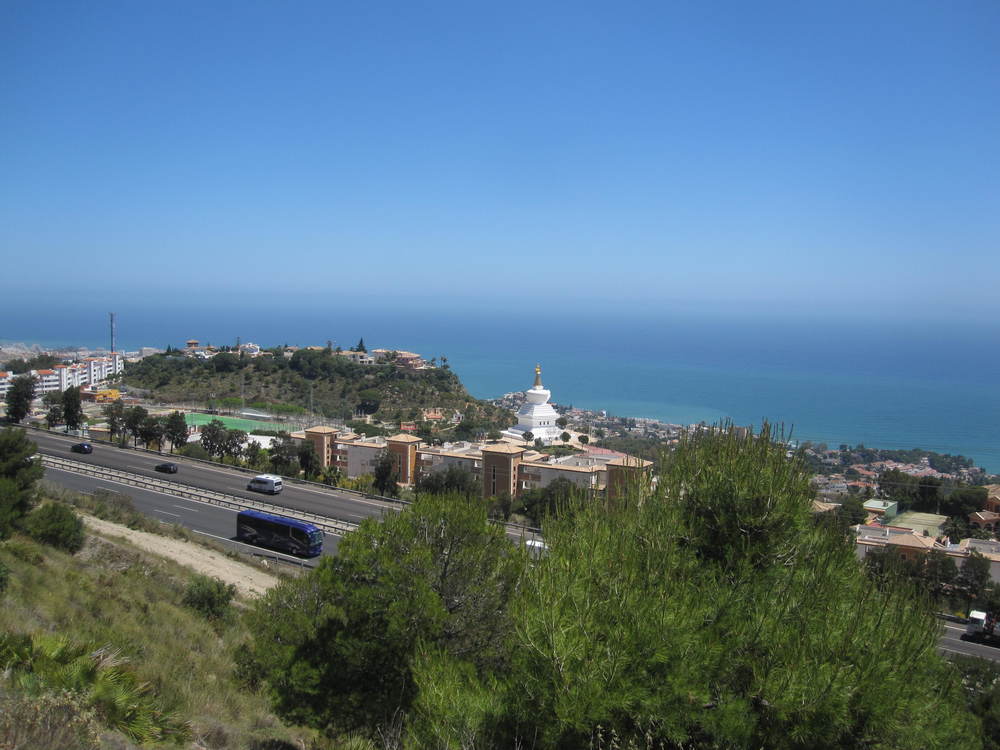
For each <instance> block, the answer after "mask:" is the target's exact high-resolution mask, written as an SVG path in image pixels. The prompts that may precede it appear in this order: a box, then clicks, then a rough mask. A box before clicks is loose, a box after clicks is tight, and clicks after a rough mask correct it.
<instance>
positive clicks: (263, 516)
mask: <svg viewBox="0 0 1000 750" xmlns="http://www.w3.org/2000/svg"><path fill="white" fill-rule="evenodd" d="M236 538H237V539H239V540H240V541H241V542H246V543H247V544H255V545H257V546H259V547H270V548H271V549H276V550H281V551H282V552H288V553H289V554H292V555H298V556H299V557H316V556H317V555H319V554H320V553H321V552H322V551H323V532H322V531H320V530H319V529H317V528H316V527H315V526H313V525H312V524H311V523H306V522H305V521H297V520H295V519H294V518H284V517H283V516H274V515H271V514H270V513H261V512H260V511H259V510H241V511H240V512H239V514H238V515H237V516H236Z"/></svg>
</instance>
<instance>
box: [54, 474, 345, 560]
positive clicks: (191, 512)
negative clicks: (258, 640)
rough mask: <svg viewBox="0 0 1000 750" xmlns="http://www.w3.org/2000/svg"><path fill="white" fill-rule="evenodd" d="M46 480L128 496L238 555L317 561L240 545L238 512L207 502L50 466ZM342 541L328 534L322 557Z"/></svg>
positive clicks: (137, 505) (80, 489)
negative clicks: (237, 532) (237, 538)
mask: <svg viewBox="0 0 1000 750" xmlns="http://www.w3.org/2000/svg"><path fill="white" fill-rule="evenodd" d="M45 479H46V481H48V482H51V483H53V484H58V485H60V486H61V487H65V488H66V489H70V490H74V491H76V492H82V493H85V494H93V493H94V492H97V491H98V490H107V491H109V492H117V493H119V494H122V495H128V496H129V497H131V498H132V502H133V504H134V505H135V509H136V510H138V511H139V512H140V513H143V514H145V515H147V516H149V517H150V518H153V519H155V520H157V521H160V522H162V523H164V524H179V525H181V526H183V527H185V528H187V529H190V530H191V531H194V532H196V533H198V534H202V535H204V536H206V537H209V538H211V539H214V540H216V541H217V542H219V543H220V544H223V545H224V546H227V547H230V548H232V549H234V550H236V551H238V552H243V553H248V554H259V555H263V556H266V557H274V556H278V557H280V558H282V559H284V560H287V561H289V562H294V563H295V564H305V565H307V566H312V565H315V563H314V562H310V561H308V560H305V561H303V560H301V559H300V558H297V557H293V556H291V555H285V554H283V553H280V552H275V551H273V550H267V549H261V548H256V547H253V546H252V545H249V544H244V543H242V542H237V541H236V539H235V534H236V511H235V510H230V509H228V508H220V507H217V506H215V505H209V504H208V503H199V502H197V501H195V500H185V499H184V498H179V497H175V496H173V495H169V494H166V493H163V492H156V491H154V490H147V489H140V488H138V487H133V486H131V485H128V484H124V483H119V482H115V481H112V480H107V479H98V478H97V477H91V476H87V475H85V474H76V473H74V472H71V471H62V470H60V469H52V468H48V467H46V469H45ZM339 542H340V538H339V537H337V536H336V535H335V534H325V535H324V538H323V554H324V555H335V554H337V546H338V544H339Z"/></svg>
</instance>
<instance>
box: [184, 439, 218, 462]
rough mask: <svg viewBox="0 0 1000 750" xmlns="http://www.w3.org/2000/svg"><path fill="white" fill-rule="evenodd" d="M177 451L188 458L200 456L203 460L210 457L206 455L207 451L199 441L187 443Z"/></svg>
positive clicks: (207, 459) (208, 459)
mask: <svg viewBox="0 0 1000 750" xmlns="http://www.w3.org/2000/svg"><path fill="white" fill-rule="evenodd" d="M177 452H178V453H180V454H181V455H182V456H187V457H188V458H200V459H201V460H203V461H210V460H211V459H212V457H211V456H210V455H208V451H207V450H205V449H204V448H202V446H201V443H188V444H187V445H185V446H184V447H183V448H181V449H180V450H179V451H177Z"/></svg>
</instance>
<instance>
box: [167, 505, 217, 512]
mask: <svg viewBox="0 0 1000 750" xmlns="http://www.w3.org/2000/svg"><path fill="white" fill-rule="evenodd" d="M172 507H174V508H177V509H178V510H186V511H188V512H189V513H197V512H198V511H199V510H200V508H188V507H187V506H185V505H174V506H172ZM226 510H228V509H226Z"/></svg>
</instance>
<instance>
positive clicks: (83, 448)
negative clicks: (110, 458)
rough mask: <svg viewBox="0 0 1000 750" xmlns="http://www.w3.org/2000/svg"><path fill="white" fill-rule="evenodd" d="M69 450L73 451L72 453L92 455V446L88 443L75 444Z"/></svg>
mask: <svg viewBox="0 0 1000 750" xmlns="http://www.w3.org/2000/svg"><path fill="white" fill-rule="evenodd" d="M70 450H71V451H73V452H74V453H93V452H94V446H92V445H91V444H90V443H76V444H74V445H72V446H70Z"/></svg>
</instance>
